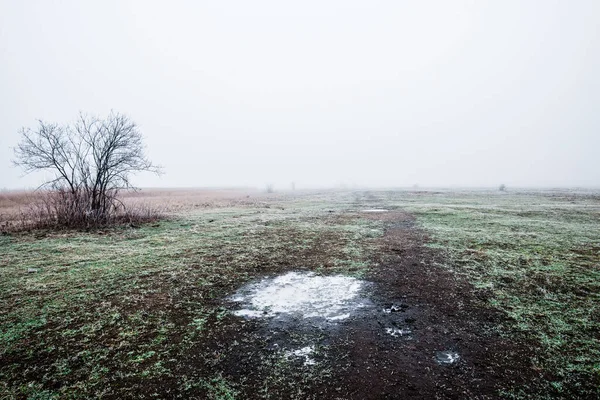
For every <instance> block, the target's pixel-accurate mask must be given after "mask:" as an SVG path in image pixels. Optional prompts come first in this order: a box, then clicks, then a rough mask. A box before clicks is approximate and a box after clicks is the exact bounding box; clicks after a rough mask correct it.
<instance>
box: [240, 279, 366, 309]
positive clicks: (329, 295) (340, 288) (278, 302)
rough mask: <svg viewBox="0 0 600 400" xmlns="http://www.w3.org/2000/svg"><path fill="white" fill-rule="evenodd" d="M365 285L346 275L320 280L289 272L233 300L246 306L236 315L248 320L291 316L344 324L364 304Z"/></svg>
mask: <svg viewBox="0 0 600 400" xmlns="http://www.w3.org/2000/svg"><path fill="white" fill-rule="evenodd" d="M363 286H364V282H363V281H361V280H359V279H356V278H352V277H348V276H343V275H335V276H317V275H315V274H314V273H312V272H289V273H287V274H284V275H280V276H277V277H274V278H266V279H263V280H261V281H259V282H257V283H251V284H248V285H246V286H243V287H242V288H240V289H239V290H238V291H237V292H236V294H235V295H234V296H233V297H231V298H230V299H231V300H232V301H234V302H238V303H242V307H243V308H242V309H239V310H237V311H234V312H233V314H234V315H237V316H240V317H245V318H272V317H277V316H282V315H291V316H296V317H301V318H323V319H325V320H327V321H340V320H344V319H347V318H349V317H350V315H351V314H352V312H353V311H354V310H356V309H357V308H360V307H362V306H363V305H364V304H363V302H362V301H361V298H360V296H359V294H360V291H361V289H362V288H363Z"/></svg>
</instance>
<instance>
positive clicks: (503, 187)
mask: <svg viewBox="0 0 600 400" xmlns="http://www.w3.org/2000/svg"><path fill="white" fill-rule="evenodd" d="M498 190H499V191H501V192H506V185H505V184H504V183H503V184H501V185H500V186H499V187H498Z"/></svg>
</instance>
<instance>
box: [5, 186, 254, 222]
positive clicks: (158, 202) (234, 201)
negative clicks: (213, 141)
mask: <svg viewBox="0 0 600 400" xmlns="http://www.w3.org/2000/svg"><path fill="white" fill-rule="evenodd" d="M43 195H44V192H37V191H25V190H18V191H4V192H0V229H1V228H4V227H7V226H10V225H11V224H16V223H18V222H19V221H21V220H22V219H23V215H24V214H25V213H27V212H29V211H30V208H31V206H32V205H34V204H35V203H36V202H37V201H39V200H41V198H42V196H43ZM264 196H265V193H262V192H260V191H258V190H256V189H252V188H249V189H243V188H240V189H161V188H148V189H141V190H139V191H137V192H124V193H123V194H122V196H121V198H122V200H123V203H124V204H125V206H126V207H127V208H128V209H130V210H141V209H145V210H154V211H156V212H159V213H164V214H175V213H180V212H185V211H188V210H192V209H195V208H219V207H230V206H244V205H255V204H256V203H257V202H261V201H263V200H264Z"/></svg>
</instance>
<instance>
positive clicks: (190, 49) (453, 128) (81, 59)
mask: <svg viewBox="0 0 600 400" xmlns="http://www.w3.org/2000/svg"><path fill="white" fill-rule="evenodd" d="M599 29H600V1H598V0H591V1H566V0H564V1H542V0H540V1H506V0H502V1H500V0H498V1H488V2H484V1H464V2H462V1H460V2H459V1H430V2H427V1H372V0H370V1H361V2H356V1H306V0H303V1H295V2H292V1H212V2H204V1H187V2H186V1H168V2H167V1H164V2H150V1H139V2H134V1H21V0H14V1H8V0H0V172H1V174H0V188H2V187H6V188H18V187H33V186H36V185H37V184H38V183H40V179H41V176H40V175H31V176H27V177H21V176H22V172H21V171H20V170H18V169H16V168H13V167H12V166H11V163H10V160H11V158H12V147H14V146H15V145H16V144H17V142H18V139H19V137H18V134H17V131H18V129H19V128H20V127H22V126H34V125H35V124H36V119H38V118H39V119H43V120H46V121H49V122H69V121H72V120H74V119H75V118H76V116H77V114H78V112H79V111H80V110H81V111H84V112H88V113H92V114H99V115H105V114H107V113H108V112H109V111H110V110H111V109H114V110H115V111H118V112H122V113H126V114H128V115H129V116H131V117H132V119H133V120H134V121H136V122H137V123H138V124H139V125H140V127H141V128H142V132H143V133H144V135H145V138H146V143H147V146H148V153H149V155H150V157H151V159H152V160H153V161H155V162H157V163H159V164H161V165H163V166H164V167H165V175H164V176H162V177H161V178H157V177H154V176H152V175H140V176H139V177H138V179H137V180H136V183H137V184H138V185H141V186H162V187H165V186H179V187H183V186H194V187H198V186H232V185H251V186H258V187H264V185H265V184H266V183H274V184H275V187H276V189H277V187H285V188H288V187H289V184H290V182H292V181H296V182H297V187H303V186H304V187H306V186H316V185H329V186H333V185H338V184H341V183H345V184H349V185H352V184H356V185H370V186H384V185H385V186H403V185H412V184H414V183H418V184H419V185H421V186H432V185H471V186H497V185H499V184H500V183H505V184H507V185H508V186H525V185H536V186H549V185H551V186H576V185H577V186H581V185H583V186H599V185H600V157H599V156H600V109H599V108H600V107H599V106H600V40H599V39H600V31H599Z"/></svg>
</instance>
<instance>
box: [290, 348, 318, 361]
mask: <svg viewBox="0 0 600 400" xmlns="http://www.w3.org/2000/svg"><path fill="white" fill-rule="evenodd" d="M314 351H315V347H314V346H306V347H303V348H301V349H298V350H292V351H286V352H285V357H286V358H288V359H289V358H294V357H296V358H304V365H315V364H316V363H317V362H316V361H315V360H314V359H312V358H311V357H310V355H311V354H312V353H314Z"/></svg>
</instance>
